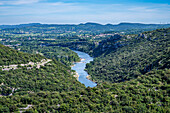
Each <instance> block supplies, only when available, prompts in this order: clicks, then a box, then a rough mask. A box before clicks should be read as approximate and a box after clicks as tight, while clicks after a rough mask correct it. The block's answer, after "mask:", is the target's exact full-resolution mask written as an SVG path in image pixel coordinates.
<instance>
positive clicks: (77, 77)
mask: <svg viewBox="0 0 170 113" xmlns="http://www.w3.org/2000/svg"><path fill="white" fill-rule="evenodd" d="M73 77H75V78H76V79H77V80H79V74H78V73H77V72H74V74H73Z"/></svg>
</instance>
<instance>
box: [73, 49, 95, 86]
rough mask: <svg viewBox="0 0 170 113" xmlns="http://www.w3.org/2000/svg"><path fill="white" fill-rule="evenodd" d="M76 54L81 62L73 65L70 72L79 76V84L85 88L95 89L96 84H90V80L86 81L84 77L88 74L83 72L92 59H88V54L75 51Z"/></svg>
mask: <svg viewBox="0 0 170 113" xmlns="http://www.w3.org/2000/svg"><path fill="white" fill-rule="evenodd" d="M73 51H74V52H76V53H77V54H78V56H79V57H80V58H82V60H81V62H77V63H74V66H73V67H72V70H75V71H76V72H77V73H78V75H79V78H78V80H79V82H81V83H82V84H84V85H85V86H86V87H88V86H89V87H95V86H96V85H97V84H96V83H94V82H92V81H91V80H88V79H87V78H86V77H87V76H88V73H87V72H86V71H84V69H85V67H86V64H87V63H89V62H90V61H93V58H92V57H90V56H89V55H88V54H86V53H84V52H80V51H75V50H73Z"/></svg>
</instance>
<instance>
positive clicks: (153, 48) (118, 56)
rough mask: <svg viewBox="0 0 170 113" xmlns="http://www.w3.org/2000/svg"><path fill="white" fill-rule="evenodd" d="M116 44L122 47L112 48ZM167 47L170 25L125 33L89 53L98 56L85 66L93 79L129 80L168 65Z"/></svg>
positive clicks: (169, 55)
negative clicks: (129, 33)
mask: <svg viewBox="0 0 170 113" xmlns="http://www.w3.org/2000/svg"><path fill="white" fill-rule="evenodd" d="M117 44H119V45H124V46H122V47H119V48H116V47H117V46H116V45H117ZM169 46H170V28H168V29H160V30H155V31H151V32H144V33H142V34H139V35H128V36H126V37H124V38H121V40H118V41H116V42H114V41H109V39H107V40H104V41H102V42H101V45H99V46H98V47H97V48H96V49H94V51H93V53H92V54H93V55H94V56H100V57H97V58H95V60H94V61H93V62H91V63H90V64H87V67H86V69H87V71H88V73H89V74H90V75H91V79H92V80H94V81H97V82H99V81H109V82H120V81H125V80H130V79H133V78H136V77H137V76H140V75H141V74H145V73H146V72H148V71H150V70H152V69H159V68H169V67H170V59H169V58H170V49H169ZM106 47H107V48H106ZM108 47H109V48H108Z"/></svg>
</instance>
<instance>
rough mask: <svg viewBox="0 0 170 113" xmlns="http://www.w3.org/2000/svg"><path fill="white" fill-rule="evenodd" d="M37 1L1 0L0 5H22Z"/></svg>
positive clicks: (36, 0)
mask: <svg viewBox="0 0 170 113" xmlns="http://www.w3.org/2000/svg"><path fill="white" fill-rule="evenodd" d="M38 2H39V0H2V1H0V5H24V4H32V3H38Z"/></svg>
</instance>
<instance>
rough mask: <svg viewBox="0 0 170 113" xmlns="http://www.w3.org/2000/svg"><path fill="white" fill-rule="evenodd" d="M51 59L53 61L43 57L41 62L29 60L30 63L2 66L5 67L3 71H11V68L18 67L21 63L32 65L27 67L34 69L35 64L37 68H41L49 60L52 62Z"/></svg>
mask: <svg viewBox="0 0 170 113" xmlns="http://www.w3.org/2000/svg"><path fill="white" fill-rule="evenodd" d="M50 61H52V60H51V59H47V60H46V59H43V60H41V62H36V63H34V62H29V63H28V64H18V65H9V66H0V67H3V69H2V71H9V70H11V69H14V70H15V69H18V66H19V65H20V66H28V65H30V66H31V67H27V69H32V68H33V66H35V65H36V68H38V69H39V68H40V67H41V66H44V65H45V64H47V63H48V62H50Z"/></svg>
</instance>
